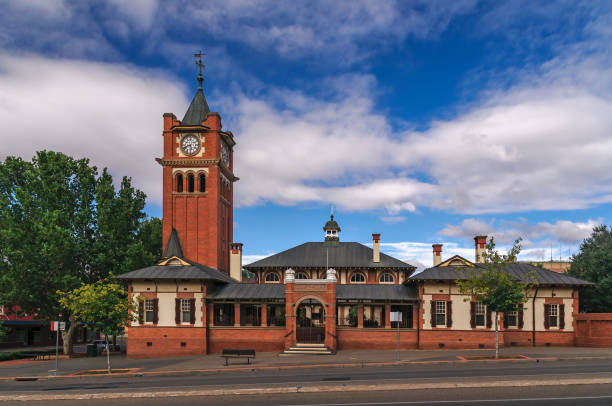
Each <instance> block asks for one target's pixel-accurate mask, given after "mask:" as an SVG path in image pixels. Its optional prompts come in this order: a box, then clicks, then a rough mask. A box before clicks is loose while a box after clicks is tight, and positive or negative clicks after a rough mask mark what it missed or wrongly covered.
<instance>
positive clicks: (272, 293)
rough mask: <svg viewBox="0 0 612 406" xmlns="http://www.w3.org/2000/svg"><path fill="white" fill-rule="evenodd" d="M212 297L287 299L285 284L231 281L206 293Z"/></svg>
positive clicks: (220, 298) (207, 296)
mask: <svg viewBox="0 0 612 406" xmlns="http://www.w3.org/2000/svg"><path fill="white" fill-rule="evenodd" d="M206 298H210V299H218V300H222V299H244V300H247V299H285V285H282V284H254V283H231V284H228V285H222V286H218V287H217V288H216V289H215V290H213V291H211V292H207V293H206Z"/></svg>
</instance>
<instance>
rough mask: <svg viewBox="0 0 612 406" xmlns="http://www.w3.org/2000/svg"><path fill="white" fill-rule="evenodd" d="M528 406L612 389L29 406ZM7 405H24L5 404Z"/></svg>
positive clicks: (603, 400)
mask: <svg viewBox="0 0 612 406" xmlns="http://www.w3.org/2000/svg"><path fill="white" fill-rule="evenodd" d="M85 402H86V404H87V405H88V406H102V405H104V406H116V405H133V406H187V405H189V406H192V405H211V406H214V405H224V406H238V405H248V406H278V405H288V406H289V405H290V406H349V405H352V406H384V405H389V406H391V405H392V406H401V405H406V406H408V405H410V406H421V405H449V406H468V405H470V406H478V405H493V406H507V405H517V406H527V405H536V406H543V405H555V406H557V405H559V406H569V405H572V406H573V405H581V406H582V405H585V406H595V405H598V406H599V405H606V406H610V405H611V404H612V385H572V386H544V387H529V388H489V389H444V390H435V391H432V390H413V391H390V392H380V391H372V392H334V393H294V394H283V395H265V396H264V395H259V396H246V395H244V396H221V397H210V396H202V397H181V398H151V399H100V400H86V401H84V400H73V401H67V400H62V401H48V400H45V401H33V402H28V404H31V405H35V406H38V405H53V406H55V405H66V406H77V405H83V404H85ZM3 405H23V402H6V403H3Z"/></svg>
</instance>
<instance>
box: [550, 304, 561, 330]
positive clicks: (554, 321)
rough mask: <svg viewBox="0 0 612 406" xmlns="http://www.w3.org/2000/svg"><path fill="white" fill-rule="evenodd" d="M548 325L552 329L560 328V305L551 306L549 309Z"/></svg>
mask: <svg viewBox="0 0 612 406" xmlns="http://www.w3.org/2000/svg"><path fill="white" fill-rule="evenodd" d="M548 325H549V326H550V327H558V326H559V305H556V304H551V305H549V308H548Z"/></svg>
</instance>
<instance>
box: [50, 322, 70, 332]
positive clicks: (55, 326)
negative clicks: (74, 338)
mask: <svg viewBox="0 0 612 406" xmlns="http://www.w3.org/2000/svg"><path fill="white" fill-rule="evenodd" d="M58 330H59V331H65V330H66V322H65V321H52V322H51V331H58Z"/></svg>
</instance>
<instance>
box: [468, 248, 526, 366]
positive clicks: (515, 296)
mask: <svg viewBox="0 0 612 406" xmlns="http://www.w3.org/2000/svg"><path fill="white" fill-rule="evenodd" d="M520 242H521V240H520V239H517V240H516V241H515V242H514V244H513V246H512V248H511V249H510V251H509V252H508V253H507V254H500V253H499V252H498V251H497V250H496V249H495V241H494V239H493V237H491V238H490V239H489V241H488V242H487V245H486V250H485V252H484V254H483V260H484V261H483V262H484V268H478V269H474V270H470V271H469V275H468V278H466V279H458V280H457V286H458V287H459V291H460V292H461V293H462V294H464V295H467V296H470V297H471V298H474V299H475V300H476V301H478V302H480V303H482V304H484V305H485V306H486V307H487V309H488V310H490V311H492V312H495V356H496V357H497V356H498V353H499V344H498V343H499V339H498V324H497V322H498V316H497V315H498V313H500V312H502V313H505V312H510V311H514V310H517V309H518V308H519V306H521V305H522V303H524V302H525V301H526V300H527V289H528V288H529V284H526V283H522V282H520V281H517V280H516V279H514V278H513V277H512V276H511V275H510V274H509V273H507V272H505V271H504V268H505V267H506V265H508V264H511V263H514V262H516V258H517V256H518V254H519V253H520V251H521V245H520ZM466 300H469V299H466Z"/></svg>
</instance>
